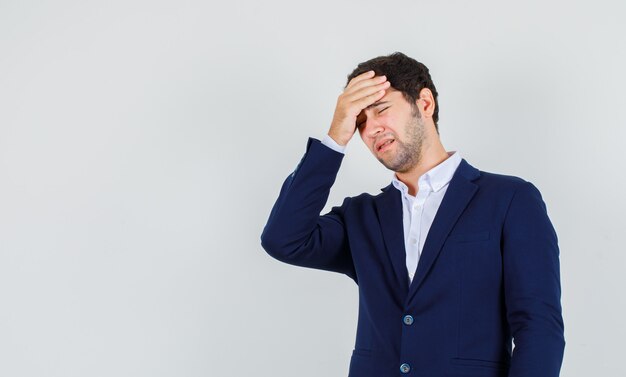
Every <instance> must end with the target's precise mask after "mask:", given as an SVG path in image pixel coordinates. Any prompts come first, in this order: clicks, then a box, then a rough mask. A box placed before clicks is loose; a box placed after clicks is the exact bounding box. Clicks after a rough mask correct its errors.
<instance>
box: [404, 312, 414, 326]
mask: <svg viewBox="0 0 626 377" xmlns="http://www.w3.org/2000/svg"><path fill="white" fill-rule="evenodd" d="M402 321H403V322H404V324H405V325H407V326H411V325H412V324H413V317H412V316H410V315H408V314H407V315H405V316H404V318H403V319H402Z"/></svg>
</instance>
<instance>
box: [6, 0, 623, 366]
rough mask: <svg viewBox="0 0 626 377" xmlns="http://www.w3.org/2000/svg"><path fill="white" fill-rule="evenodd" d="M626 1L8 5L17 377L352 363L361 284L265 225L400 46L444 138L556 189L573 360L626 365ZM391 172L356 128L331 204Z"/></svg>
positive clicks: (487, 162) (9, 299)
mask: <svg viewBox="0 0 626 377" xmlns="http://www.w3.org/2000/svg"><path fill="white" fill-rule="evenodd" d="M624 4H625V3H624V2H623V1H606V0H598V1H592V2H589V1H524V2H519V1H517V2H512V1H508V2H505V1H496V0H490V1H485V0H478V1H440V2H426V1H395V2H394V1H391V2H380V1H356V0H352V1H339V2H335V1H332V2H331V1H316V2H311V1H309V2H294V1H251V0H243V1H233V2H211V1H209V2H207V1H147V0H143V1H142V0H125V1H99V2H97V1H68V0H61V1H6V0H0V375H2V376H12V377H20V376H29V377H35V376H37V377H38V376H63V377H69V376H80V377H84V376H133V377H137V376H150V377H156V376H177V377H178V376H220V377H222V376H241V375H247V376H259V377H261V376H268V377H270V376H271V377H280V376H293V375H296V374H297V375H298V376H302V377H309V376H310V377H313V376H315V377H317V376H341V375H346V374H347V371H348V363H349V358H350V354H351V351H352V348H353V345H354V336H355V331H356V319H357V317H356V315H357V303H358V302H357V299H358V297H357V287H356V285H355V284H354V283H353V282H352V281H351V280H350V279H349V278H347V277H345V276H342V275H339V274H333V273H329V272H323V271H316V270H311V269H303V268H297V267H293V266H289V265H286V264H282V263H279V262H278V261H276V260H274V259H272V258H271V257H269V256H268V255H267V254H266V253H265V252H264V250H263V249H262V248H261V246H260V239H259V237H260V234H261V231H262V229H263V226H264V224H265V221H266V220H267V217H268V215H269V211H270V209H271V207H272V205H273V203H274V200H275V199H276V197H277V195H278V191H279V188H280V185H281V184H282V182H283V180H284V179H285V178H286V177H287V176H288V175H289V174H290V173H291V172H292V171H293V169H294V168H295V166H296V165H297V163H298V162H299V160H300V158H301V157H302V155H303V154H304V152H305V147H306V142H307V138H308V137H316V138H318V139H321V138H322V137H323V135H324V134H325V133H326V132H327V130H328V127H329V125H330V121H331V119H332V115H333V110H334V107H335V103H336V100H337V96H338V95H339V94H340V93H341V91H342V88H343V86H344V84H345V80H346V76H347V74H348V73H349V72H350V71H351V70H352V69H353V68H354V67H355V66H356V64H357V63H359V62H361V61H364V60H367V59H370V58H372V57H375V56H378V55H385V54H389V53H391V52H394V51H402V52H404V53H406V54H407V55H409V56H412V57H414V58H416V59H417V60H419V61H421V62H423V63H425V64H426V65H427V66H428V67H429V68H430V71H431V74H432V76H433V79H434V82H435V84H436V86H437V89H438V91H439V93H440V97H439V104H440V122H439V129H440V132H441V139H442V142H443V144H444V146H445V147H446V149H447V150H458V151H459V152H460V153H461V155H462V157H464V158H465V159H467V161H468V162H470V163H471V164H473V165H474V166H476V167H478V168H480V169H481V170H485V171H491V172H496V173H502V174H510V175H517V176H520V177H522V178H525V179H527V180H529V181H531V182H533V183H534V184H535V185H536V186H537V187H538V188H539V189H540V191H541V193H542V194H543V197H544V200H545V202H546V204H547V208H548V214H549V216H550V218H551V219H552V222H553V224H554V226H555V228H556V230H557V233H558V236H559V245H560V249H561V274H562V286H563V310H564V311H563V313H564V320H565V328H566V341H567V345H566V352H565V360H564V362H563V368H562V376H573V377H574V376H575V377H587V376H618V375H626V367H625V366H624V363H623V362H622V352H621V350H622V339H624V337H625V335H626V330H625V326H623V323H622V322H620V321H621V318H623V317H624V316H625V315H626V312H625V304H626V303H625V298H624V295H623V294H622V292H621V291H622V289H623V287H624V284H625V283H626V278H625V277H624V276H625V275H626V274H625V273H624V270H625V262H626V253H625V252H624V246H623V243H622V242H621V241H619V239H620V237H621V236H620V234H622V233H620V232H621V231H623V229H624V225H626V224H625V221H624V213H625V212H626V205H625V203H626V201H625V199H624V193H625V190H626V185H625V176H624V173H623V171H624V167H623V165H624V163H625V162H626V160H625V159H624V152H623V149H622V148H623V146H624V140H625V139H626V132H625V131H624V129H625V127H624V121H623V109H624V103H625V99H626V98H625V96H624V92H623V88H624V85H625V84H626V74H625V73H624V68H623V67H626V53H625V49H624V35H626V26H624V25H625V24H624V22H623V18H624V13H625V12H624V11H625V10H626V5H624ZM392 174H393V173H392V172H390V171H388V170H386V169H385V168H384V167H383V166H382V165H381V164H380V163H379V162H378V161H377V160H376V159H374V158H373V156H372V155H371V154H370V152H369V151H368V150H367V149H366V148H365V146H364V145H363V143H362V142H361V140H360V138H359V137H358V136H355V138H354V139H353V140H352V141H351V142H350V144H349V146H348V150H347V155H346V157H345V159H344V161H343V165H342V167H341V170H340V172H339V175H338V178H337V182H336V184H335V186H334V187H333V190H332V192H331V195H330V198H329V201H328V204H327V208H326V209H325V211H327V210H329V209H330V207H331V206H333V205H338V204H340V203H341V201H342V199H343V198H344V197H345V196H354V195H358V194H360V193H362V192H369V193H372V194H376V193H378V192H379V189H380V188H382V187H384V186H387V185H388V184H389V183H390V180H391V177H392ZM296 372H297V373H296Z"/></svg>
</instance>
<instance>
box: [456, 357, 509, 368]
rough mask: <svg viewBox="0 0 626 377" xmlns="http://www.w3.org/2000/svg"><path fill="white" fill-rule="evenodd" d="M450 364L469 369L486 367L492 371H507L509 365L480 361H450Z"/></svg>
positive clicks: (457, 359) (500, 362)
mask: <svg viewBox="0 0 626 377" xmlns="http://www.w3.org/2000/svg"><path fill="white" fill-rule="evenodd" d="M450 363H451V364H453V365H463V366H470V367H487V368H494V369H508V367H509V364H507V363H505V362H502V361H491V360H480V359H461V358H458V357H457V358H454V359H450Z"/></svg>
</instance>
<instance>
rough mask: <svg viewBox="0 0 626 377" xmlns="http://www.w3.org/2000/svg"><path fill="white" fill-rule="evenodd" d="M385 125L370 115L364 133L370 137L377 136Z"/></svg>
mask: <svg viewBox="0 0 626 377" xmlns="http://www.w3.org/2000/svg"><path fill="white" fill-rule="evenodd" d="M384 129H385V127H384V126H383V125H382V124H381V123H380V122H378V121H377V120H376V119H375V118H374V117H368V119H367V120H366V121H365V127H364V130H363V131H364V133H365V136H367V137H368V138H375V137H376V135H378V134H379V133H381V132H382V131H383V130H384Z"/></svg>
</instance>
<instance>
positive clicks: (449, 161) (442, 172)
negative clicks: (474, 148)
mask: <svg viewBox="0 0 626 377" xmlns="http://www.w3.org/2000/svg"><path fill="white" fill-rule="evenodd" d="M447 153H448V158H446V159H445V160H443V161H442V162H441V163H439V165H437V166H435V167H433V168H432V169H430V170H429V171H427V172H426V173H424V174H422V176H421V177H419V180H418V187H419V189H420V191H421V190H422V189H426V190H428V191H434V192H437V191H439V190H441V189H442V188H443V187H444V186H445V185H447V184H448V183H449V182H450V180H451V179H452V176H453V175H454V172H455V171H456V169H457V168H458V167H459V164H460V163H461V155H460V154H459V152H458V151H451V152H447ZM391 183H393V185H394V187H395V188H397V189H398V190H400V191H401V192H402V193H403V194H405V195H408V190H409V189H408V187H407V185H405V184H404V182H402V181H400V180H399V179H398V176H397V175H396V173H393V178H392V180H391Z"/></svg>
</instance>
